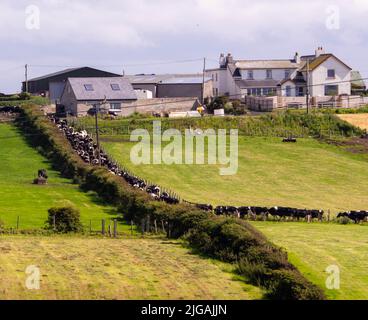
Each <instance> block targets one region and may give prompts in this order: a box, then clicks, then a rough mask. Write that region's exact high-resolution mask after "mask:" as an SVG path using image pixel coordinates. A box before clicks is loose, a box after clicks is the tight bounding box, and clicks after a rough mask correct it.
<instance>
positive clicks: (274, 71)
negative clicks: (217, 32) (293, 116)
mask: <svg viewBox="0 0 368 320" xmlns="http://www.w3.org/2000/svg"><path fill="white" fill-rule="evenodd" d="M206 76H208V77H211V78H212V80H213V91H214V92H213V94H214V96H222V95H226V96H230V97H231V98H233V99H240V98H242V97H244V96H250V95H251V96H275V95H279V96H290V97H300V96H305V95H306V93H307V92H306V91H307V90H306V88H307V83H308V87H309V93H310V95H311V96H316V97H318V96H335V95H350V94H351V82H350V81H351V68H350V67H349V66H347V65H346V64H345V63H344V62H343V61H341V60H340V59H338V58H337V57H336V56H334V55H333V54H330V53H328V54H326V53H325V52H324V50H323V48H322V47H319V48H318V49H317V50H316V52H315V54H314V55H310V56H299V54H298V53H296V54H295V56H294V58H293V59H284V60H234V58H233V57H232V55H231V54H228V55H227V56H226V57H225V55H224V54H221V56H220V65H219V68H216V69H209V70H206ZM308 79H309V82H308V81H307V80H308Z"/></svg>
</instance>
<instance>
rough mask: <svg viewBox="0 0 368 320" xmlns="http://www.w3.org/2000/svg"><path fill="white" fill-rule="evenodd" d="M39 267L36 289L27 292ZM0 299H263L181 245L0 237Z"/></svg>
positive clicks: (224, 268) (228, 269)
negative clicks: (29, 269)
mask: <svg viewBox="0 0 368 320" xmlns="http://www.w3.org/2000/svg"><path fill="white" fill-rule="evenodd" d="M29 265H35V266H37V267H38V268H40V273H41V282H40V290H28V289H26V287H25V281H26V277H27V275H26V273H25V270H26V268H27V266H29ZM0 266H1V267H0V276H1V281H0V299H7V300H11V299H36V300H37V299H51V300H56V299H57V300H60V299H62V300H64V299H72V300H74V299H78V300H79V299H88V300H90V299H92V300H95V299H108V300H115V299H119V300H132V299H133V300H135V299H138V300H145V299H153V300H158V299H170V300H173V299H175V300H176V299H194V300H198V299H201V300H202V299H208V300H212V299H220V300H222V299H225V300H227V299H234V300H249V299H261V298H262V292H261V291H260V290H259V289H258V288H256V287H253V286H250V285H246V284H245V283H244V282H243V281H241V280H240V279H239V277H238V276H236V275H235V273H234V272H233V271H234V270H233V268H234V267H233V266H232V265H229V264H225V263H220V262H216V261H212V260H209V259H204V258H201V257H199V256H197V255H194V254H192V253H191V252H190V251H189V250H188V249H186V248H184V247H183V246H182V245H181V244H180V243H179V242H172V241H170V242H168V241H165V240H158V239H134V240H128V239H125V240H111V239H93V238H78V237H70V236H65V237H62V236H55V237H33V236H27V237H25V236H22V237H21V236H16V237H14V236H12V237H10V236H6V237H4V236H2V237H0Z"/></svg>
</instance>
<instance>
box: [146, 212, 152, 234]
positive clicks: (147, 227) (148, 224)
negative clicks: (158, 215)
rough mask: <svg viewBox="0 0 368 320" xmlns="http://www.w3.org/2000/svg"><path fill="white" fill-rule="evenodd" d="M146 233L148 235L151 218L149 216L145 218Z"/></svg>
mask: <svg viewBox="0 0 368 320" xmlns="http://www.w3.org/2000/svg"><path fill="white" fill-rule="evenodd" d="M146 232H148V233H150V232H151V217H150V216H148V217H147V226H146Z"/></svg>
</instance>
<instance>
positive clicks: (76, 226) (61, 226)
mask: <svg viewBox="0 0 368 320" xmlns="http://www.w3.org/2000/svg"><path fill="white" fill-rule="evenodd" d="M48 213H49V214H48V219H47V221H46V229H48V230H54V231H55V232H59V233H68V232H80V231H82V230H83V226H82V223H81V221H80V212H79V210H78V209H76V208H73V207H61V208H50V209H49V210H48Z"/></svg>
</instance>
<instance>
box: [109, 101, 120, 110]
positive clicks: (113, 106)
mask: <svg viewBox="0 0 368 320" xmlns="http://www.w3.org/2000/svg"><path fill="white" fill-rule="evenodd" d="M116 105H119V106H120V107H119V108H117V109H116V108H115V106H116ZM110 111H121V102H110Z"/></svg>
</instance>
